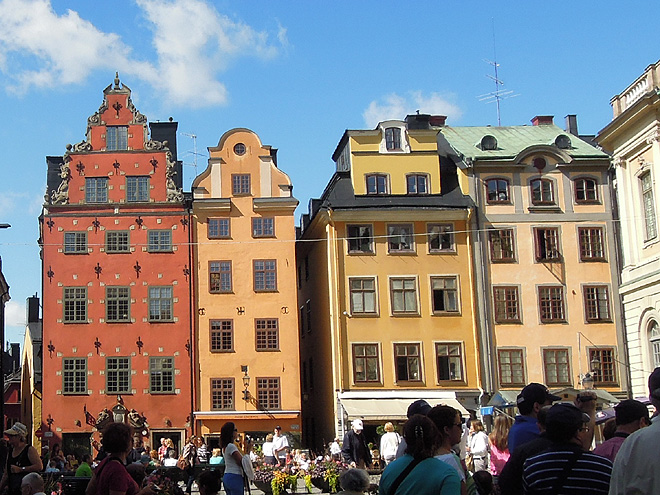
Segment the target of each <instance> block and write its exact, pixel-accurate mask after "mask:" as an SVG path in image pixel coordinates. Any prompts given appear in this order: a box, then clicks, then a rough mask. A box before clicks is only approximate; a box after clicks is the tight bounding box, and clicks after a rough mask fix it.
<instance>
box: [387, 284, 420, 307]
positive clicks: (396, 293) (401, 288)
mask: <svg viewBox="0 0 660 495" xmlns="http://www.w3.org/2000/svg"><path fill="white" fill-rule="evenodd" d="M390 292H391V294H392V313H393V314H417V313H418V309H417V281H416V280H415V279H414V278H391V279H390Z"/></svg>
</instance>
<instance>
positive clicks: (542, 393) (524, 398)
mask: <svg viewBox="0 0 660 495" xmlns="http://www.w3.org/2000/svg"><path fill="white" fill-rule="evenodd" d="M560 399H561V397H559V396H558V395H554V394H551V393H550V390H548V387H546V386H545V385H543V384H542V383H530V384H529V385H527V386H526V387H525V388H523V389H522V391H521V392H520V393H519V394H518V397H517V399H516V403H517V404H522V403H523V402H527V403H532V404H533V403H535V402H538V403H539V404H544V403H545V402H546V401H548V400H549V401H550V402H554V401H557V400H560Z"/></svg>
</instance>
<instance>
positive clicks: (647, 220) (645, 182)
mask: <svg viewBox="0 0 660 495" xmlns="http://www.w3.org/2000/svg"><path fill="white" fill-rule="evenodd" d="M639 182H640V185H641V188H642V207H643V209H644V210H643V211H644V227H645V233H646V236H645V240H647V241H648V240H651V239H655V238H656V236H657V235H658V226H657V223H656V216H655V198H654V196H653V180H652V179H651V172H646V173H644V174H643V175H641V176H640V178H639Z"/></svg>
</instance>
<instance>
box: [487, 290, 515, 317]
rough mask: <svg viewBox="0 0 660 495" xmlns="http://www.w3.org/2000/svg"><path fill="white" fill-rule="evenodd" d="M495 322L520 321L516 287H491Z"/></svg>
mask: <svg viewBox="0 0 660 495" xmlns="http://www.w3.org/2000/svg"><path fill="white" fill-rule="evenodd" d="M493 300H494V302H495V323H520V299H519V297H518V287H513V286H509V287H493Z"/></svg>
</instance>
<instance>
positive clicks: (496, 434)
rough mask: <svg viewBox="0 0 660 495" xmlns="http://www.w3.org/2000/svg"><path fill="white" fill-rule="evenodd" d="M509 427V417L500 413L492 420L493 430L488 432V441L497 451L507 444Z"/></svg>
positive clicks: (502, 449)
mask: <svg viewBox="0 0 660 495" xmlns="http://www.w3.org/2000/svg"><path fill="white" fill-rule="evenodd" d="M510 429H511V418H509V417H508V416H505V415H504V414H500V415H499V416H495V419H494V420H493V431H492V432H491V433H490V435H489V438H490V441H491V442H492V443H493V445H495V447H497V449H498V450H499V451H504V450H506V449H507V448H508V446H509V430H510Z"/></svg>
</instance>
